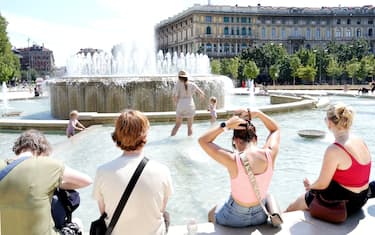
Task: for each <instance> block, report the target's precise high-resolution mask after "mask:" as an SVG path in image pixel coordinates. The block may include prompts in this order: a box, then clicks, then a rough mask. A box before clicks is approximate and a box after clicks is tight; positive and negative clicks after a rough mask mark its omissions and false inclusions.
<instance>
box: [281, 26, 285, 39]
mask: <svg viewBox="0 0 375 235" xmlns="http://www.w3.org/2000/svg"><path fill="white" fill-rule="evenodd" d="M281 39H286V32H285V28H281Z"/></svg>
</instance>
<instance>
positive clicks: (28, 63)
mask: <svg viewBox="0 0 375 235" xmlns="http://www.w3.org/2000/svg"><path fill="white" fill-rule="evenodd" d="M16 50H17V52H18V53H19V55H20V63H21V70H29V69H34V70H36V71H37V72H38V73H39V75H49V74H50V73H51V72H52V70H53V68H54V64H55V59H54V57H53V52H52V51H51V50H49V49H47V48H45V47H44V46H38V45H33V46H31V47H26V48H17V49H16Z"/></svg>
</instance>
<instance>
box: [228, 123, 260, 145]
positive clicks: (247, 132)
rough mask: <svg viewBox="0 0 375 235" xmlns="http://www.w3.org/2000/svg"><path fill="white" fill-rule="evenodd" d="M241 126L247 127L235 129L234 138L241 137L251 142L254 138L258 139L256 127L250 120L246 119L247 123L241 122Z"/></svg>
mask: <svg viewBox="0 0 375 235" xmlns="http://www.w3.org/2000/svg"><path fill="white" fill-rule="evenodd" d="M239 126H240V127H245V129H234V130H233V138H240V139H241V140H244V141H246V142H250V141H251V140H252V139H254V138H255V140H258V136H257V134H256V128H255V126H254V125H253V124H252V123H251V121H250V120H246V123H241V124H240V125H239Z"/></svg>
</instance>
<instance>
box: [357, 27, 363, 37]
mask: <svg viewBox="0 0 375 235" xmlns="http://www.w3.org/2000/svg"><path fill="white" fill-rule="evenodd" d="M361 36H362V32H361V29H357V38H359V37H361Z"/></svg>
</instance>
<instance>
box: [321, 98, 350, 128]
mask: <svg viewBox="0 0 375 235" xmlns="http://www.w3.org/2000/svg"><path fill="white" fill-rule="evenodd" d="M327 118H328V119H329V120H330V121H332V122H333V124H335V125H336V126H337V127H338V128H339V129H349V128H350V127H351V126H352V123H353V118H354V110H353V108H352V107H350V106H346V105H345V104H343V103H337V104H334V105H330V106H329V108H328V110H327Z"/></svg>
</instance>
